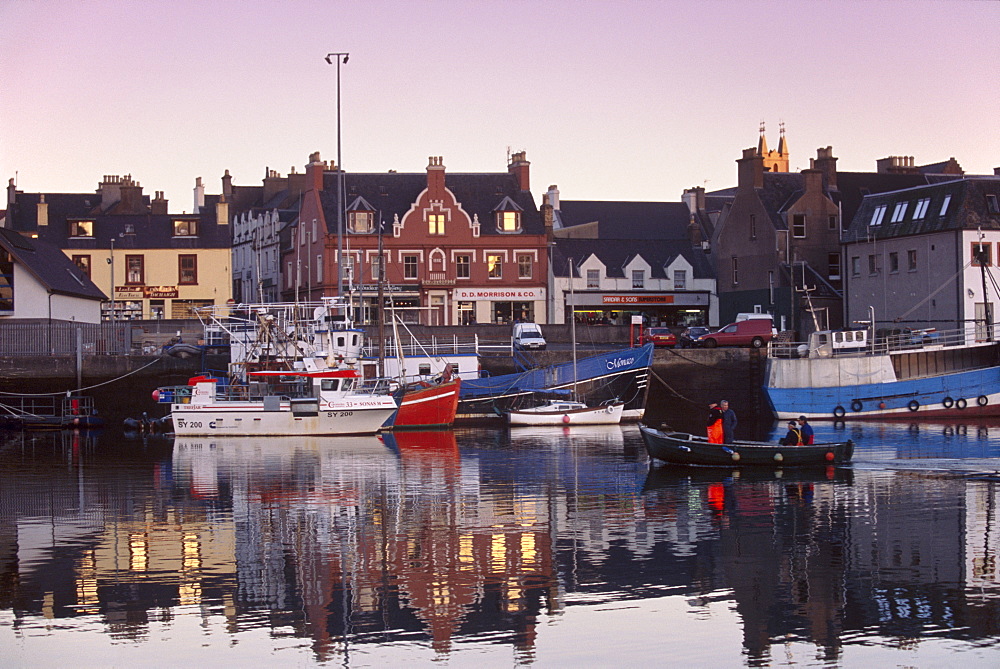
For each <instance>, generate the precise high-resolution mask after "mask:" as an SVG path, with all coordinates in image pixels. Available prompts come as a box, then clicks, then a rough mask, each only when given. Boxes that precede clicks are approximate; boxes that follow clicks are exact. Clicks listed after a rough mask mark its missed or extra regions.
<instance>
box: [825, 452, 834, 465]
mask: <svg viewBox="0 0 1000 669" xmlns="http://www.w3.org/2000/svg"><path fill="white" fill-rule="evenodd" d="M826 459H827V461H828V462H833V451H827V452H826Z"/></svg>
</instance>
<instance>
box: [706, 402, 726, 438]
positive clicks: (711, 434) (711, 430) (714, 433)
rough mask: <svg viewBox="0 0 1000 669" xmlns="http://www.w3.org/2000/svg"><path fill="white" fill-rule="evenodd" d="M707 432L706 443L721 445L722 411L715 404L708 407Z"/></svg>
mask: <svg viewBox="0 0 1000 669" xmlns="http://www.w3.org/2000/svg"><path fill="white" fill-rule="evenodd" d="M706 424H707V431H708V443H710V444H721V443H722V437H723V435H722V409H720V408H719V405H718V404H716V403H715V402H712V403H711V404H709V405H708V421H707V423H706Z"/></svg>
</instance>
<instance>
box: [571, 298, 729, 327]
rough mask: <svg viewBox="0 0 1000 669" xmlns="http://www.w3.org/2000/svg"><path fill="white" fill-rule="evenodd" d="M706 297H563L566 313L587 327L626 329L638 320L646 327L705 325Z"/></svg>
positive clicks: (707, 302)
mask: <svg viewBox="0 0 1000 669" xmlns="http://www.w3.org/2000/svg"><path fill="white" fill-rule="evenodd" d="M709 297H710V295H709V293H708V291H702V292H695V291H690V292H677V293H639V292H629V293H625V292H622V293H613V294H609V293H575V294H569V293H567V294H566V310H567V314H569V313H572V317H573V318H575V319H576V322H577V323H586V324H589V325H628V324H629V323H630V322H631V321H632V316H641V317H642V320H643V323H645V324H646V326H664V327H687V326H690V325H704V324H707V323H708V312H709Z"/></svg>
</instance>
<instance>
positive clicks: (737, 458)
mask: <svg viewBox="0 0 1000 669" xmlns="http://www.w3.org/2000/svg"><path fill="white" fill-rule="evenodd" d="M739 461H740V454H739V453H736V452H733V462H739Z"/></svg>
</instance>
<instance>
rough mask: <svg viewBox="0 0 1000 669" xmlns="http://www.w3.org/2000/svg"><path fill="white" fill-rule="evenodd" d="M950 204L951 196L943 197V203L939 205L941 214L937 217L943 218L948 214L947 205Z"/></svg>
mask: <svg viewBox="0 0 1000 669" xmlns="http://www.w3.org/2000/svg"><path fill="white" fill-rule="evenodd" d="M949 202H951V194H950V193H949V194H948V195H945V196H944V202H942V203H941V213H940V214H938V216H944V215H945V214H947V213H948V203H949Z"/></svg>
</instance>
